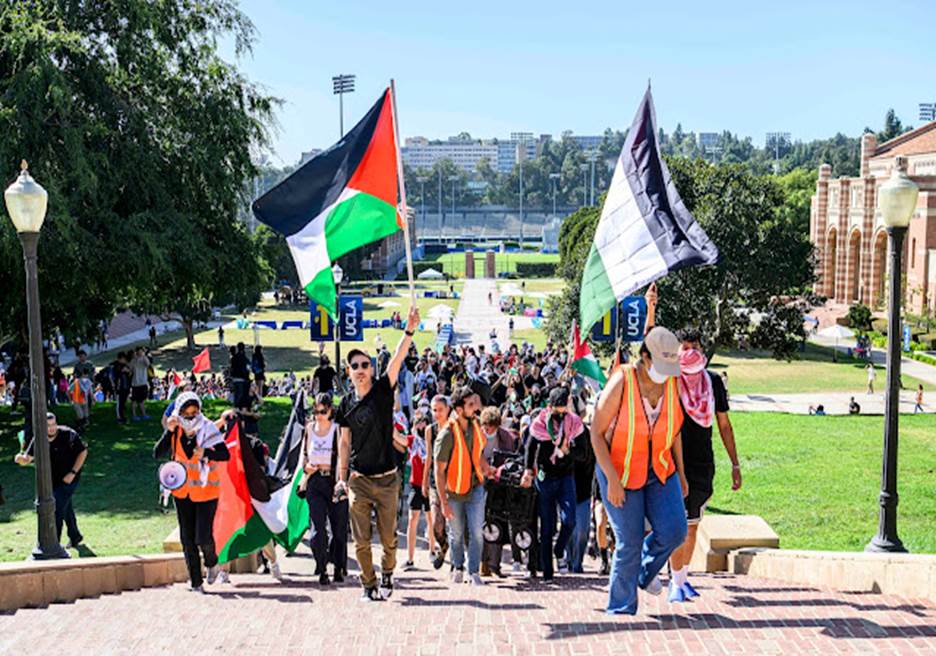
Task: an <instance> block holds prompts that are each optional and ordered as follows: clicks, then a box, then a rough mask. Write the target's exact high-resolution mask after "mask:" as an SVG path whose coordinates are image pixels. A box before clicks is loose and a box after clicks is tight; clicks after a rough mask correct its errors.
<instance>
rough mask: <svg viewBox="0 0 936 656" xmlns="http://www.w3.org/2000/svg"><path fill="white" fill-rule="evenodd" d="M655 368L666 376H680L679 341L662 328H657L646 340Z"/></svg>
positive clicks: (653, 329)
mask: <svg viewBox="0 0 936 656" xmlns="http://www.w3.org/2000/svg"><path fill="white" fill-rule="evenodd" d="M644 346H646V347H647V350H648V351H650V357H651V358H652V359H653V368H654V369H656V370H657V371H658V372H659V373H660V374H662V375H664V376H678V375H679V340H678V339H677V338H676V335H674V334H673V333H671V332H670V331H669V330H667V329H666V328H663V327H662V326H655V327H654V328H652V329H651V330H650V332H649V333H647V336H646V337H645V338H644Z"/></svg>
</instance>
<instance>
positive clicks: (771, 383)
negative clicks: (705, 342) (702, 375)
mask: <svg viewBox="0 0 936 656" xmlns="http://www.w3.org/2000/svg"><path fill="white" fill-rule="evenodd" d="M866 366H867V365H866V363H865V362H864V361H861V360H857V359H854V358H848V357H844V356H843V355H841V354H839V357H838V362H832V349H831V348H826V347H824V346H818V345H815V344H808V345H807V346H806V351H805V352H804V353H797V359H795V360H793V361H791V362H785V361H781V360H775V359H773V358H772V357H770V354H769V353H765V352H759V351H745V352H739V351H725V352H719V353H716V354H715V358H714V359H713V362H712V368H713V370H715V371H727V372H728V386H729V388H730V390H731V392H732V393H733V394H751V393H757V394H782V393H785V392H786V393H792V392H796V393H808V392H855V393H856V394H857V393H859V392H861V393H863V392H864V391H865V388H866V386H867V380H868V375H867V372H865V367H866ZM877 371H878V376H877V380H876V381H875V384H876V385H877V387H878V389H883V388H884V379H885V371H884V367H881V366H878V367H877ZM920 382H922V381H918V380H917V379H915V378H913V377H911V376H904V377H903V383H904V387H906V388H908V389H911V388H916V386H917V384H918V383H920ZM923 388H924V389H932V386H931V385H927V384H926V383H924V384H923Z"/></svg>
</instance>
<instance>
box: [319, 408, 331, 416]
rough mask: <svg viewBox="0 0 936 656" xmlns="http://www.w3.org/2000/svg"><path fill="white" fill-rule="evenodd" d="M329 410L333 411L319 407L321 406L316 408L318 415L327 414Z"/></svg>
mask: <svg viewBox="0 0 936 656" xmlns="http://www.w3.org/2000/svg"><path fill="white" fill-rule="evenodd" d="M329 412H331V410H327V409H319V408H316V409H315V414H317V415H327V414H328V413H329Z"/></svg>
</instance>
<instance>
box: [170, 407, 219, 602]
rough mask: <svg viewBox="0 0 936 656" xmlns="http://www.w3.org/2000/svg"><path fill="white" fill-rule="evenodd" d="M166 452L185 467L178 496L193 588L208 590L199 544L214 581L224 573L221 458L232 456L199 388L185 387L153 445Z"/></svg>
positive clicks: (186, 557) (175, 492) (181, 538)
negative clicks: (218, 546)
mask: <svg viewBox="0 0 936 656" xmlns="http://www.w3.org/2000/svg"><path fill="white" fill-rule="evenodd" d="M166 455H168V456H169V457H170V458H171V459H172V460H174V461H175V462H178V463H180V464H181V465H183V466H184V467H185V482H184V483H183V484H182V486H181V487H179V488H177V489H175V490H172V496H173V497H174V499H175V507H176V515H177V517H178V520H179V540H180V542H181V543H182V552H183V553H184V554H185V565H186V567H187V568H188V573H189V580H190V582H191V589H192V590H193V591H196V592H203V591H204V590H203V588H202V561H201V557H200V556H199V550H201V555H202V556H204V559H205V567H206V568H207V569H208V583H214V582H215V580H216V579H217V578H218V576H219V574H220V573H221V569H220V567H219V566H218V555H217V553H216V551H215V543H214V536H213V525H214V516H215V511H216V510H217V508H218V495H219V492H220V489H221V488H220V485H221V477H220V471H219V469H218V468H219V465H218V463H219V462H221V461H224V460H229V459H230V457H231V456H230V453H228V449H227V446H225V444H224V436H223V435H222V433H221V431H220V430H219V429H218V427H217V426H216V425H215V424H214V423H212V422H211V421H210V420H209V419H208V418H207V417H205V416H204V415H203V414H202V406H201V400H200V399H199V398H198V395H197V394H195V393H194V392H182V393H181V394H179V396H178V397H177V398H176V401H175V408H174V410H173V412H172V415H171V416H170V417H169V419H168V420H167V422H166V431H165V432H164V433H163V435H162V437H161V438H160V439H159V441H158V442H157V443H156V446H155V448H154V449H153V456H154V457H156V458H159V457H163V456H166Z"/></svg>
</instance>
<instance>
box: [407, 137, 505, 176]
mask: <svg viewBox="0 0 936 656" xmlns="http://www.w3.org/2000/svg"><path fill="white" fill-rule="evenodd" d="M400 152H401V154H402V156H403V163H404V164H406V165H407V166H409V167H411V168H415V169H431V168H432V167H433V166H434V165H435V164H436V162H440V161H442V160H446V159H447V160H449V161H451V162H452V163H453V164H454V165H455V166H456V167H458V168H460V169H462V170H463V171H467V172H468V173H473V172H474V171H476V170H477V168H478V164H479V163H480V162H481V160H482V159H487V160H488V161H489V162H490V163H491V166H492V167H493V166H495V165H496V163H497V160H498V155H499V153H498V146H497V144H495V143H491V142H485V141H479V140H476V139H472V140H465V139H460V138H458V137H451V138H449V140H448V141H444V142H435V143H433V142H430V141H429V140H428V139H426V138H424V137H411V138H409V139H407V140H406V142H405V145H404V146H403V147H402V148H401V149H400Z"/></svg>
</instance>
